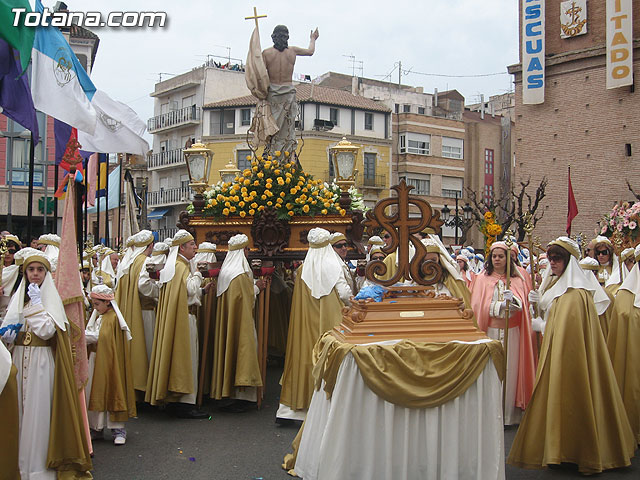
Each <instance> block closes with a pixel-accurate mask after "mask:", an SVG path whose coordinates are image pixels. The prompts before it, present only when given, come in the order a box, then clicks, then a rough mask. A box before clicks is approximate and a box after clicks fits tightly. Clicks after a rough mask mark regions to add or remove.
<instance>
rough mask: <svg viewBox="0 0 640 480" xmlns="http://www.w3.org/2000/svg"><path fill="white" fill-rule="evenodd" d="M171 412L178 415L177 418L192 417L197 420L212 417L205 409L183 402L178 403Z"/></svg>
mask: <svg viewBox="0 0 640 480" xmlns="http://www.w3.org/2000/svg"><path fill="white" fill-rule="evenodd" d="M171 410H172V411H171V414H172V415H174V416H176V417H177V418H192V419H196V420H202V419H207V418H209V417H210V415H209V413H207V412H205V411H204V410H200V409H199V408H198V407H196V406H195V405H190V404H182V405H176V407H174V408H172V409H171Z"/></svg>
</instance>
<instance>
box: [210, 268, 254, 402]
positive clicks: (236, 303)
mask: <svg viewBox="0 0 640 480" xmlns="http://www.w3.org/2000/svg"><path fill="white" fill-rule="evenodd" d="M253 305H254V295H253V281H252V279H251V277H250V276H249V275H248V274H246V273H243V274H241V275H238V276H237V277H236V278H234V279H233V280H231V283H230V284H229V288H227V291H226V292H224V293H223V294H222V295H220V296H219V297H218V303H217V313H216V324H215V335H214V345H215V347H214V354H213V373H212V378H211V393H210V396H211V398H214V399H216V400H219V399H221V398H227V397H232V396H233V395H234V392H235V389H236V387H261V386H262V374H261V373H260V365H259V364H258V350H257V348H258V346H257V344H256V329H255V322H254V318H253Z"/></svg>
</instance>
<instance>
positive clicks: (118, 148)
mask: <svg viewBox="0 0 640 480" xmlns="http://www.w3.org/2000/svg"><path fill="white" fill-rule="evenodd" d="M91 106H92V107H93V108H94V110H95V111H96V114H97V121H96V128H95V132H94V133H93V135H91V134H89V133H87V132H82V131H79V132H78V142H80V145H82V150H85V151H89V152H103V153H132V154H134V155H142V156H143V157H144V156H145V155H146V154H147V152H148V151H149V144H148V143H147V141H146V140H145V139H144V138H142V135H143V134H144V132H145V131H146V128H147V127H146V125H145V123H144V122H143V121H142V120H141V119H140V117H138V115H137V114H136V112H134V111H133V110H132V109H131V108H130V107H129V106H128V105H125V104H124V103H122V102H118V101H116V100H113V99H112V98H111V97H109V95H107V94H106V93H105V92H103V91H101V90H97V91H96V93H95V94H94V96H93V99H92V100H91Z"/></svg>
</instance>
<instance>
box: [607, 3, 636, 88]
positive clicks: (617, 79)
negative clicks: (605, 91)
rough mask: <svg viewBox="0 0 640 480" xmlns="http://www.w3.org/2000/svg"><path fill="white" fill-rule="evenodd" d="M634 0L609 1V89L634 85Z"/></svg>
mask: <svg viewBox="0 0 640 480" xmlns="http://www.w3.org/2000/svg"><path fill="white" fill-rule="evenodd" d="M631 4H632V0H607V14H606V15H607V19H606V20H607V21H606V24H607V88H618V87H624V86H626V85H632V84H633V43H632V42H633V31H632V27H633V13H632V7H631Z"/></svg>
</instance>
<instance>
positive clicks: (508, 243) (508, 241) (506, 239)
mask: <svg viewBox="0 0 640 480" xmlns="http://www.w3.org/2000/svg"><path fill="white" fill-rule="evenodd" d="M512 236H513V230H511V228H509V229H508V230H507V231H506V232H504V243H505V245H506V246H507V248H509V249H511V246H512V245H513V240H512V239H511V237H512Z"/></svg>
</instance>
